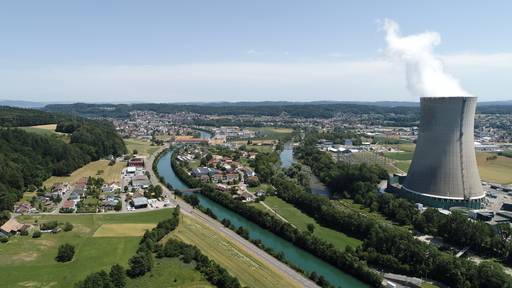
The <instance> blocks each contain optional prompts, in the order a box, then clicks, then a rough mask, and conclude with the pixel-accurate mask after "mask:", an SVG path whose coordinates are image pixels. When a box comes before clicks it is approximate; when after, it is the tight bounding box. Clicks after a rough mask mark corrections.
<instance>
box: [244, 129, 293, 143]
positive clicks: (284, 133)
mask: <svg viewBox="0 0 512 288" xmlns="http://www.w3.org/2000/svg"><path fill="white" fill-rule="evenodd" d="M247 129H249V130H253V131H256V132H260V133H261V134H263V136H261V135H257V136H256V139H277V140H279V139H283V138H286V137H288V136H289V135H290V134H291V133H293V129H291V128H276V127H249V128H247Z"/></svg>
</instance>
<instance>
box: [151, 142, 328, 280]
mask: <svg viewBox="0 0 512 288" xmlns="http://www.w3.org/2000/svg"><path fill="white" fill-rule="evenodd" d="M163 149H165V147H162V148H161V149H159V150H158V151H156V152H155V153H153V155H151V156H150V157H148V158H147V161H145V164H146V170H147V171H150V175H151V183H159V182H160V181H159V179H158V178H157V177H156V175H155V173H154V172H153V161H154V160H155V155H158V154H159V153H160V152H161V151H162V150H163ZM161 184H164V183H161ZM162 189H163V192H164V195H166V196H167V198H168V199H173V198H174V195H173V193H172V191H170V190H169V189H167V187H166V186H165V185H162ZM175 201H176V202H177V204H178V205H180V209H181V212H182V213H183V214H184V215H186V216H189V217H193V218H194V219H196V220H197V221H201V222H203V223H204V224H206V225H208V226H209V227H211V228H213V229H215V230H216V231H218V232H219V233H222V234H223V235H224V236H225V237H227V238H228V239H230V240H231V241H233V242H235V243H237V244H239V245H240V246H241V247H243V248H244V249H245V250H246V251H247V252H249V253H251V254H253V255H254V257H256V258H258V259H259V260H261V261H262V262H263V263H265V264H267V265H268V266H271V267H273V268H275V269H276V270H277V271H279V272H281V273H282V274H283V275H285V276H288V277H289V278H290V279H291V280H292V281H295V282H297V283H298V286H302V287H319V286H318V285H316V284H315V283H314V282H313V281H311V280H310V279H308V278H306V277H305V276H304V275H302V274H300V273H298V272H297V271H295V270H293V269H292V268H290V267H288V266H287V265H286V264H284V263H282V262H281V261H279V260H277V259H276V258H274V257H273V256H271V255H270V254H268V253H267V252H265V251H263V250H261V249H260V248H258V247H257V246H256V245H254V244H252V243H251V242H250V241H248V240H246V239H245V238H243V237H241V236H240V235H238V234H236V233H235V232H234V231H232V230H230V229H229V228H226V227H224V225H222V224H221V223H220V222H218V221H217V220H215V219H213V218H211V217H209V216H208V215H206V214H204V213H202V212H201V211H199V210H197V209H194V208H192V206H190V205H189V204H188V203H187V202H185V201H183V200H181V199H180V198H176V200H175Z"/></svg>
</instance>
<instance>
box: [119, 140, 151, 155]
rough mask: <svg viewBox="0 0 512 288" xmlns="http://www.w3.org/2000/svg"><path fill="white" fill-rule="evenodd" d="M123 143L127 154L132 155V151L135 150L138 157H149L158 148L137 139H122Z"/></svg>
mask: <svg viewBox="0 0 512 288" xmlns="http://www.w3.org/2000/svg"><path fill="white" fill-rule="evenodd" d="M124 143H125V144H126V149H128V153H132V152H133V151H134V150H137V154H138V155H151V154H153V153H155V152H156V150H158V148H159V146H156V145H153V146H152V145H151V143H150V142H148V141H143V140H139V139H124Z"/></svg>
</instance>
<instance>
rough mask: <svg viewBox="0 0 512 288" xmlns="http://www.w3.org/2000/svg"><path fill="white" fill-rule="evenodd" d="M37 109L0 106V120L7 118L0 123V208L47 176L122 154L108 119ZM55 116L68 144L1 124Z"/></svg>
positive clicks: (7, 207) (123, 149)
mask: <svg viewBox="0 0 512 288" xmlns="http://www.w3.org/2000/svg"><path fill="white" fill-rule="evenodd" d="M5 111H7V112H5ZM4 112H5V113H4ZM40 112H41V111H37V110H30V109H18V108H10V109H0V119H11V120H10V121H9V122H3V121H2V122H0V126H4V127H0V163H1V165H0V211H2V210H12V208H13V205H14V203H15V202H16V201H17V200H18V199H19V198H20V197H21V196H22V194H23V192H24V191H26V190H27V189H29V188H30V189H34V187H38V186H40V185H41V183H42V182H43V181H44V180H45V179H47V178H48V177H50V176H51V175H67V174H69V173H71V172H72V171H74V170H76V169H77V168H79V167H81V166H83V165H85V164H87V163H88V162H90V161H93V160H98V159H100V158H102V157H105V156H108V155H115V156H117V155H121V154H124V153H126V146H125V145H124V142H123V140H122V139H121V137H120V136H119V135H118V134H117V133H116V131H115V129H114V127H113V126H112V124H111V123H109V122H106V121H96V120H87V119H83V118H76V117H75V119H72V118H71V117H67V116H64V117H62V116H59V115H52V114H51V113H47V112H41V113H40ZM13 115H15V117H13ZM23 115H24V116H23ZM55 119H61V120H58V122H57V123H58V125H57V130H58V131H61V132H67V133H71V137H70V139H71V140H70V143H65V142H63V141H61V140H59V139H57V138H56V137H52V136H51V135H42V134H36V133H30V132H26V131H24V130H21V129H17V128H8V127H5V126H18V125H19V124H22V123H28V124H49V123H55V121H54V120H55Z"/></svg>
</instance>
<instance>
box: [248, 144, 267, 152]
mask: <svg viewBox="0 0 512 288" xmlns="http://www.w3.org/2000/svg"><path fill="white" fill-rule="evenodd" d="M272 148H273V146H270V145H247V149H254V150H256V151H257V152H260V153H266V152H272V151H273V149H272Z"/></svg>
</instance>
